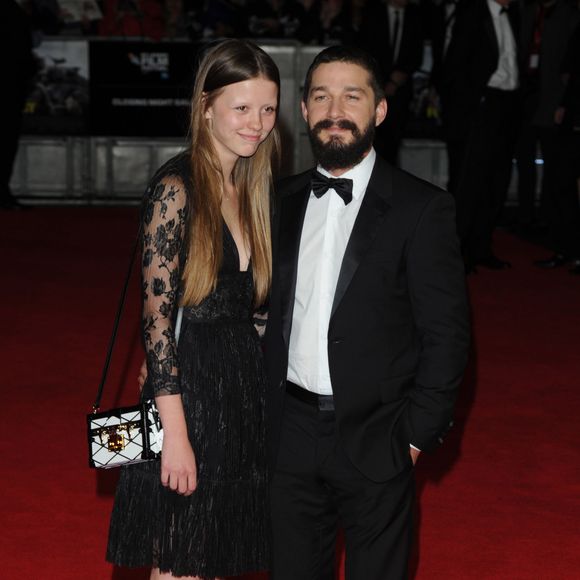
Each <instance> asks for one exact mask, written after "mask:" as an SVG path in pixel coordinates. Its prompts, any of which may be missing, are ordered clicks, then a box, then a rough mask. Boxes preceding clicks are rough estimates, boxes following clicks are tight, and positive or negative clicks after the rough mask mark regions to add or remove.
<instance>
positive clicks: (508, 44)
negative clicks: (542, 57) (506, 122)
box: [487, 0, 518, 91]
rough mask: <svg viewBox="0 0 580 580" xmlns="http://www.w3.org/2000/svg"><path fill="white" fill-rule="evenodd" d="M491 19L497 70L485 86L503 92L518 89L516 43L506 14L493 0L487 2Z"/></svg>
mask: <svg viewBox="0 0 580 580" xmlns="http://www.w3.org/2000/svg"><path fill="white" fill-rule="evenodd" d="M487 5H488V7H489V11H490V12H491V19H492V21H493V27H494V29H495V35H496V37H497V44H498V48H499V60H498V64H497V70H496V71H495V72H494V73H493V74H492V75H491V77H490V79H489V81H488V83H487V86H488V87H491V88H494V89H501V90H503V91H513V90H514V89H517V88H518V64H517V54H516V41H515V38H514V33H513V31H512V27H511V25H510V21H509V17H508V15H507V12H505V11H504V12H502V7H501V6H500V4H498V3H497V2H496V1H495V0H487Z"/></svg>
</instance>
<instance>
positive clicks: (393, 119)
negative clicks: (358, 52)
mask: <svg viewBox="0 0 580 580" xmlns="http://www.w3.org/2000/svg"><path fill="white" fill-rule="evenodd" d="M360 44H361V46H362V47H364V48H365V49H366V50H367V51H368V52H369V53H370V54H371V55H372V56H374V57H375V59H376V60H377V61H378V63H379V65H380V67H381V72H382V75H383V78H384V79H385V86H384V91H385V95H386V98H387V103H388V106H389V114H388V116H387V118H386V120H385V122H384V123H383V124H382V125H380V126H379V127H378V129H377V135H376V140H375V146H376V148H377V151H378V153H379V154H380V155H382V156H383V157H384V158H385V159H386V160H387V161H388V162H389V163H392V164H393V165H396V164H397V162H398V155H399V147H400V144H401V139H402V137H403V133H404V130H405V126H406V125H407V121H408V119H409V104H410V103H411V99H412V97H413V73H414V72H415V71H416V70H417V69H418V68H419V66H420V65H421V61H422V59H423V30H422V19H421V13H420V9H419V6H418V5H416V4H411V3H409V0H374V1H373V2H371V3H370V4H369V6H368V7H367V8H366V9H365V15H364V17H363V21H362V23H361V29H360Z"/></svg>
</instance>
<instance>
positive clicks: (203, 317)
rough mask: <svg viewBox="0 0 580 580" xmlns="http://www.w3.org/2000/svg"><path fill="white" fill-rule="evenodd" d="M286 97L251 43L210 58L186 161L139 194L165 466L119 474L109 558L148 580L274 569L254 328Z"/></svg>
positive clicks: (150, 364) (218, 50) (170, 166)
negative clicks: (147, 570)
mask: <svg viewBox="0 0 580 580" xmlns="http://www.w3.org/2000/svg"><path fill="white" fill-rule="evenodd" d="M279 87H280V80H279V73H278V70H277V68H276V65H275V64H274V62H273V61H272V59H271V58H270V57H269V56H268V55H267V54H266V53H265V52H264V51H262V50H261V49H259V48H258V47H257V46H255V45H254V44H252V43H249V42H245V41H240V40H226V41H224V42H222V43H220V44H218V45H217V46H214V47H213V48H212V49H211V50H210V51H209V52H208V53H207V54H206V55H205V57H204V58H203V60H202V62H201V64H200V67H199V71H198V74H197V78H196V84H195V88H194V92H193V97H192V114H191V135H192V143H191V149H190V150H189V151H188V152H186V153H183V154H181V155H179V156H177V157H175V158H174V159H172V160H171V161H169V162H168V163H167V164H166V165H164V166H163V167H162V168H161V169H160V170H159V171H158V172H157V174H156V175H155V176H154V178H153V179H152V181H151V183H150V185H149V187H148V189H147V192H146V195H145V200H144V208H143V218H142V219H143V227H144V235H143V300H144V307H143V335H144V343H145V348H146V358H147V373H148V378H147V381H146V384H145V386H144V396H145V397H149V396H155V401H156V404H157V407H158V409H159V413H160V416H161V421H162V424H163V430H164V441H163V450H162V454H161V459H160V461H155V462H149V463H142V464H137V465H132V466H128V467H125V468H123V470H122V473H121V479H120V482H119V485H118V488H117V494H116V498H115V505H114V509H113V514H112V518H111V526H110V533H109V545H108V550H107V559H108V560H109V561H110V562H113V563H115V564H118V565H124V566H150V567H151V568H152V572H151V578H154V579H157V578H171V577H188V578H198V579H214V578H221V577H223V576H234V575H238V574H242V573H246V572H251V571H254V570H263V569H265V568H266V567H267V565H268V561H267V557H268V553H269V547H268V520H267V518H268V514H267V508H266V506H267V502H268V498H267V480H268V477H267V467H266V464H267V460H266V449H265V447H266V441H265V417H264V398H265V374H264V371H263V368H262V354H261V349H260V345H259V338H258V335H257V333H256V330H255V328H254V326H253V320H252V316H253V312H254V310H255V307H256V306H258V305H260V304H261V303H263V301H264V300H265V298H266V295H267V293H268V290H269V286H270V277H271V251H270V210H269V191H270V186H271V175H272V174H271V158H272V155H273V154H274V153H276V152H277V149H278V143H279V138H278V134H277V131H276V129H274V124H275V121H276V114H277V107H278V95H279ZM179 305H182V306H184V308H183V322H182V325H181V333H180V336H179V342H178V345H179V346H178V347H177V346H176V340H175V334H174V323H175V319H176V314H177V310H178V306H179Z"/></svg>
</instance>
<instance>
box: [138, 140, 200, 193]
mask: <svg viewBox="0 0 580 580" xmlns="http://www.w3.org/2000/svg"><path fill="white" fill-rule="evenodd" d="M190 183H191V152H190V150H189V149H187V150H185V151H182V152H181V153H179V154H177V155H175V156H174V157H172V158H171V159H169V160H168V161H166V162H165V163H164V164H163V165H162V166H161V167H160V168H159V169H158V170H157V171H156V172H155V174H154V175H153V177H152V178H151V180H150V181H149V184H148V186H147V189H146V191H145V200H144V201H145V202H151V201H159V200H161V199H162V198H164V197H165V196H171V197H173V198H176V197H177V198H181V200H182V203H183V204H185V203H186V200H187V197H188V192H189V190H190Z"/></svg>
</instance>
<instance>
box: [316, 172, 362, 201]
mask: <svg viewBox="0 0 580 580" xmlns="http://www.w3.org/2000/svg"><path fill="white" fill-rule="evenodd" d="M329 189H334V191H336V193H338V195H340V197H342V201H344V205H348V204H349V203H350V202H351V201H352V179H344V178H339V179H335V178H333V177H326V176H325V175H322V173H320V172H319V171H317V170H316V169H315V170H314V171H313V172H312V193H314V195H315V196H316V197H322V196H323V195H324V194H325V193H326V192H327V191H328V190H329Z"/></svg>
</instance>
